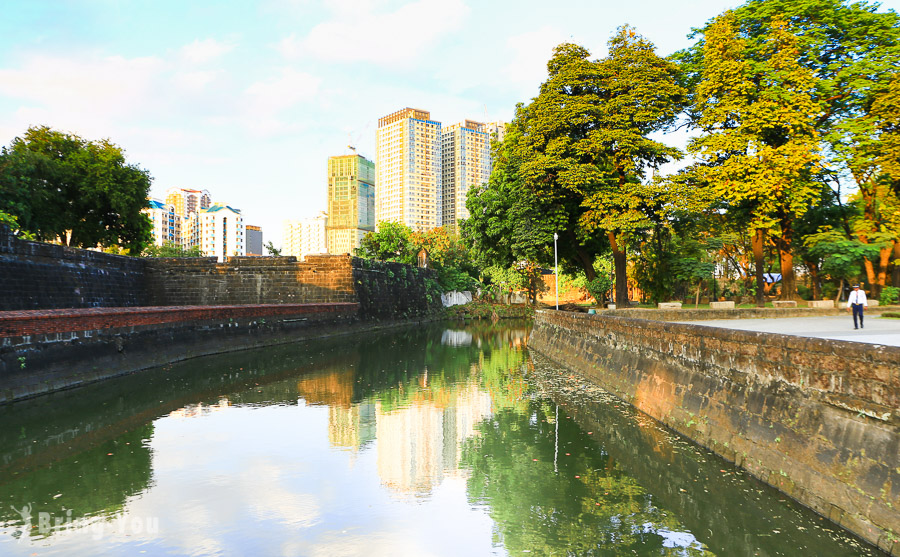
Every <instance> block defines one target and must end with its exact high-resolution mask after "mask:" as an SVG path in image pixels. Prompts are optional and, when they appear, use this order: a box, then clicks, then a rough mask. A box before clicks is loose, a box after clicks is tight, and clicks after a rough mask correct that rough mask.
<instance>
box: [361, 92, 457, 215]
mask: <svg viewBox="0 0 900 557" xmlns="http://www.w3.org/2000/svg"><path fill="white" fill-rule="evenodd" d="M376 150H377V160H376V177H375V218H376V221H378V222H380V221H392V222H399V223H402V224H405V225H407V226H409V227H410V228H412V229H413V230H416V231H425V230H430V229H432V228H435V227H438V226H441V217H442V199H441V197H442V195H443V192H442V190H441V164H442V160H441V123H440V122H436V121H434V120H431V114H430V113H429V112H428V111H426V110H419V109H415V108H404V109H403V110H398V111H397V112H394V113H392V114H389V115H387V116H385V117H383V118H380V119H379V120H378V131H377V135H376Z"/></svg>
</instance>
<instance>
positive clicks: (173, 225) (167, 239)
mask: <svg viewBox="0 0 900 557" xmlns="http://www.w3.org/2000/svg"><path fill="white" fill-rule="evenodd" d="M149 204H150V206H149V207H148V208H147V209H142V210H141V212H142V213H144V214H145V215H147V216H148V217H150V223H151V224H152V226H153V243H154V244H156V245H157V246H162V245H164V244H166V243H171V244H173V245H176V246H181V245H182V238H181V228H182V224H183V221H184V219H183V218H182V217H181V215H179V214H178V213H177V211H176V210H175V206H174V205H167V204H165V203H163V202H162V201H160V200H158V199H151V200H150V201H149Z"/></svg>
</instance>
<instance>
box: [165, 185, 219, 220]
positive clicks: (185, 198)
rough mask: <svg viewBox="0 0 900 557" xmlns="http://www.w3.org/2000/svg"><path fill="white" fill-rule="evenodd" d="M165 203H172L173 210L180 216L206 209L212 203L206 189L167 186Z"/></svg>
mask: <svg viewBox="0 0 900 557" xmlns="http://www.w3.org/2000/svg"><path fill="white" fill-rule="evenodd" d="M166 204H168V205H173V206H174V207H175V212H177V213H178V214H179V215H181V216H182V217H188V216H189V215H190V214H191V213H199V212H200V211H201V210H202V209H208V208H209V207H210V206H211V205H212V197H210V195H209V192H208V191H207V190H189V189H185V188H169V189H168V190H166Z"/></svg>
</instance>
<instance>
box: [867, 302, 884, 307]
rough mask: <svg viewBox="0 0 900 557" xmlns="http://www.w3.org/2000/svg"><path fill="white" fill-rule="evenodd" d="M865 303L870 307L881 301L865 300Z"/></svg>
mask: <svg viewBox="0 0 900 557" xmlns="http://www.w3.org/2000/svg"><path fill="white" fill-rule="evenodd" d="M867 303H868V304H869V307H870V308H877V307H878V304H880V303H881V302H879V301H878V300H867Z"/></svg>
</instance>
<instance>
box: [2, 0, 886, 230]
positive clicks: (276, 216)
mask: <svg viewBox="0 0 900 557" xmlns="http://www.w3.org/2000/svg"><path fill="white" fill-rule="evenodd" d="M739 4H740V2H737V1H731V0H696V1H681V2H677V1H671V0H669V1H661V0H652V1H641V0H637V1H631V2H610V1H603V2H598V1H583V2H581V1H576V2H565V1H563V2H547V1H540V2H532V1H506V0H497V1H494V0H491V1H488V0H481V1H480V2H475V1H473V0H418V1H412V2H410V1H402V0H401V1H392V0H356V1H351V0H320V1H316V0H260V1H258V2H248V1H241V2H226V1H224V0H216V1H210V0H190V1H184V0H178V1H170V0H154V1H152V2H150V1H146V0H81V1H75V0H56V1H51V0H5V1H4V2H3V10H2V12H3V15H2V17H0V144H4V145H6V144H9V143H10V141H11V140H12V139H13V138H14V137H16V136H17V135H21V134H22V133H23V132H24V131H25V130H26V129H27V128H28V127H29V126H33V125H48V126H51V127H53V128H56V129H60V130H65V131H70V132H73V133H76V134H78V135H81V136H82V137H85V138H88V139H99V138H103V137H108V138H110V139H112V140H113V141H114V142H115V143H117V144H119V145H120V146H122V147H123V148H124V149H125V150H126V152H127V156H128V158H129V161H131V162H135V163H137V164H139V165H141V166H142V167H144V168H146V169H148V170H149V171H150V173H151V174H152V176H153V177H154V182H153V186H152V188H151V194H152V195H153V196H154V197H161V196H162V195H163V192H164V191H165V190H166V189H167V188H170V187H187V188H198V189H208V190H209V191H210V192H211V194H212V196H213V200H214V201H220V202H224V203H227V204H229V205H232V206H234V207H237V208H240V209H241V210H242V211H243V213H244V219H245V223H247V224H257V225H260V226H262V227H263V234H264V239H265V240H266V241H269V240H272V241H274V243H275V244H276V245H279V244H280V241H281V221H282V220H283V219H286V218H303V217H306V216H312V215H314V214H315V213H317V212H318V211H320V210H324V209H325V208H326V201H325V192H326V182H325V169H326V161H327V158H328V157H329V156H331V155H341V154H346V153H347V152H348V151H347V144H348V143H352V144H354V145H355V146H357V147H358V148H359V152H360V153H361V154H363V155H365V156H367V157H369V158H371V159H373V160H374V156H375V149H374V147H375V128H376V126H377V120H378V118H379V117H381V116H384V115H386V114H389V113H390V112H393V111H395V110H398V109H400V108H403V107H406V106H413V107H417V108H422V109H425V110H429V111H431V115H432V118H433V119H435V120H438V121H440V122H443V123H444V124H445V125H447V124H452V123H455V122H458V121H460V120H463V119H465V118H472V119H476V120H485V119H487V120H490V121H493V120H508V119H510V118H511V117H512V114H513V109H514V107H515V104H516V103H517V102H523V101H528V100H529V99H530V98H531V97H533V96H534V95H535V94H536V93H537V90H538V86H539V85H540V83H541V81H543V79H544V77H545V64H546V61H547V59H548V58H549V56H550V54H551V51H552V48H553V46H555V45H556V44H558V43H560V42H564V41H572V42H576V43H579V44H581V45H583V46H585V47H587V48H588V49H590V51H591V52H592V54H594V55H595V56H602V55H603V54H604V52H605V44H606V41H607V39H608V38H609V37H610V35H611V34H612V33H613V32H614V31H615V29H616V28H617V27H618V26H619V25H622V24H625V23H628V24H630V25H633V26H634V27H636V28H637V30H638V32H640V33H641V34H642V35H644V36H645V37H647V38H648V39H650V40H651V41H653V42H654V43H655V44H656V46H657V48H658V50H659V52H660V53H661V54H669V53H671V52H674V51H676V50H678V49H680V48H684V47H686V46H688V44H689V41H688V39H687V34H688V33H689V32H690V29H691V27H696V26H700V25H702V24H703V23H704V22H706V21H707V20H708V19H710V18H712V17H714V16H715V15H717V14H719V13H721V12H722V11H724V10H726V9H728V8H731V7H734V6H736V5H739ZM886 9H894V10H898V9H900V0H889V1H886V2H883V3H882V10H886ZM672 140H673V143H676V144H678V143H679V141H683V140H681V139H679V138H678V137H673V138H672Z"/></svg>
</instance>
